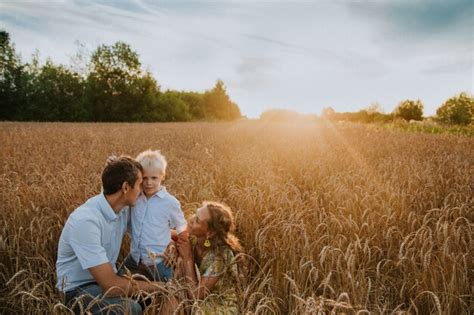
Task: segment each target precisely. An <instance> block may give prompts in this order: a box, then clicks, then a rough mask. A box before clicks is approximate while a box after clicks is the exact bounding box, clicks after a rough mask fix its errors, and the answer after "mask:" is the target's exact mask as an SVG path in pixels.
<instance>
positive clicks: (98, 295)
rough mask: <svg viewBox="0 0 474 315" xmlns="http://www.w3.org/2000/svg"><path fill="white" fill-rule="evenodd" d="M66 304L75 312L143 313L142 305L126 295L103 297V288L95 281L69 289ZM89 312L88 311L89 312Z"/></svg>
mask: <svg viewBox="0 0 474 315" xmlns="http://www.w3.org/2000/svg"><path fill="white" fill-rule="evenodd" d="M65 304H66V305H67V306H69V307H70V308H71V309H72V310H73V311H74V314H86V313H87V312H90V313H92V314H94V315H95V314H115V315H125V314H131V315H141V314H142V307H141V306H140V304H139V303H138V302H136V301H134V300H132V299H129V298H126V297H120V296H117V297H108V298H102V289H101V288H100V286H99V285H98V284H97V283H95V282H93V283H87V284H84V285H81V286H79V287H76V288H75V289H73V290H71V291H67V292H66V295H65ZM87 314H88V313H87Z"/></svg>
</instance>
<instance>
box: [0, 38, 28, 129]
mask: <svg viewBox="0 0 474 315" xmlns="http://www.w3.org/2000/svg"><path fill="white" fill-rule="evenodd" d="M26 86H27V73H26V71H25V66H24V65H23V64H22V63H21V60H20V57H19V56H18V55H17V54H16V51H15V47H14V45H13V44H12V43H11V42H10V35H9V34H8V33H7V32H5V31H1V30H0V100H1V102H2V106H0V119H5V120H13V119H16V117H17V116H18V115H19V114H21V113H20V106H21V104H23V103H25V101H26V97H27V93H26V90H25V89H26Z"/></svg>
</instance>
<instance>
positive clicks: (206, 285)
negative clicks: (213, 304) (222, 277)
mask: <svg viewBox="0 0 474 315" xmlns="http://www.w3.org/2000/svg"><path fill="white" fill-rule="evenodd" d="M178 252H179V254H180V256H181V258H182V265H181V268H182V269H183V270H182V271H183V274H184V276H185V277H186V281H187V283H188V284H190V285H191V287H190V291H189V292H188V295H189V296H190V297H194V298H198V299H204V298H205V297H206V296H207V295H208V294H209V292H210V291H211V289H212V288H213V287H214V285H215V284H216V283H217V281H219V277H202V278H201V279H200V281H199V282H198V279H197V275H196V269H195V267H194V260H193V255H192V249H191V243H190V242H189V239H187V240H183V239H180V240H178Z"/></svg>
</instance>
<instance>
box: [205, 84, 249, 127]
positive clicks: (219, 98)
mask: <svg viewBox="0 0 474 315" xmlns="http://www.w3.org/2000/svg"><path fill="white" fill-rule="evenodd" d="M203 102H204V113H205V115H206V116H207V117H209V118H211V119H215V120H234V119H238V118H240V117H241V114H240V109H239V107H238V106H237V105H236V104H235V103H233V102H232V101H231V100H230V98H229V96H228V95H227V92H226V89H225V86H224V82H223V81H222V80H217V82H216V85H215V86H214V88H213V89H212V90H210V91H206V92H205V93H204V99H203Z"/></svg>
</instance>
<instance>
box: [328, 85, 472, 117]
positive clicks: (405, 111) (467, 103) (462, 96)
mask: <svg viewBox="0 0 474 315" xmlns="http://www.w3.org/2000/svg"><path fill="white" fill-rule="evenodd" d="M321 117H322V118H324V119H329V120H338V121H354V122H362V123H373V122H382V123H386V122H391V121H394V120H396V119H402V120H406V121H421V120H423V118H424V117H423V103H422V102H421V101H420V100H404V101H401V102H400V103H399V104H398V105H397V106H396V107H395V109H394V110H393V111H392V112H391V113H388V114H386V113H383V112H382V110H381V108H380V106H379V105H378V104H372V105H370V106H369V107H368V108H366V109H363V110H360V111H358V112H345V113H338V112H336V111H335V110H334V109H333V108H332V107H326V108H324V109H323V111H322V113H321ZM430 118H431V119H432V120H434V121H437V122H440V123H444V124H448V125H470V124H473V123H474V98H473V96H472V95H471V94H469V93H467V92H461V93H459V94H458V95H455V96H453V97H451V98H449V99H448V100H446V101H445V102H444V103H443V104H441V106H440V107H438V109H437V110H436V115H435V116H433V117H430Z"/></svg>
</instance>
